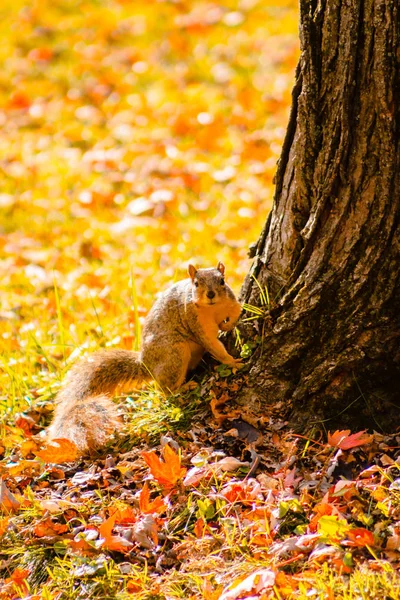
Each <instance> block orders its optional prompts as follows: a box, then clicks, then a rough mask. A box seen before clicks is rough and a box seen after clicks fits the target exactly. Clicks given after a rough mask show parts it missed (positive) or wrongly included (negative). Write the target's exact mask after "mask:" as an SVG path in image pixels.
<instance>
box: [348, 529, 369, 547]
mask: <svg viewBox="0 0 400 600" xmlns="http://www.w3.org/2000/svg"><path fill="white" fill-rule="evenodd" d="M347 539H348V545H349V546H358V547H359V548H362V547H364V546H373V545H374V544H375V538H374V534H373V533H372V532H371V531H368V529H364V527H358V528H356V529H350V531H349V532H348V534H347Z"/></svg>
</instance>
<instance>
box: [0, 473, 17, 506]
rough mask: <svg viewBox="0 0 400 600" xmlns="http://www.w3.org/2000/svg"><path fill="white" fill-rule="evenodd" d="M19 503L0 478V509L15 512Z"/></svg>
mask: <svg viewBox="0 0 400 600" xmlns="http://www.w3.org/2000/svg"><path fill="white" fill-rule="evenodd" d="M20 505H21V503H20V502H19V501H18V500H17V498H16V497H15V496H14V494H12V493H11V492H10V490H9V489H8V487H7V486H6V484H5V483H4V481H3V480H2V479H0V509H2V510H5V511H6V512H15V511H17V510H18V509H19V507H20Z"/></svg>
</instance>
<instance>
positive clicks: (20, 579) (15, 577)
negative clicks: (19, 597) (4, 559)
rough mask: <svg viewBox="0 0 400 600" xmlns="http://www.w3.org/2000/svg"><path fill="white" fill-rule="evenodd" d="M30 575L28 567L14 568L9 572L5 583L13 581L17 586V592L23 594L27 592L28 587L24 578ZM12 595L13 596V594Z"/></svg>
mask: <svg viewBox="0 0 400 600" xmlns="http://www.w3.org/2000/svg"><path fill="white" fill-rule="evenodd" d="M29 575H30V570H29V569H18V568H16V569H14V571H13V572H12V573H11V577H9V578H7V579H6V580H5V581H6V583H13V584H14V586H15V587H16V588H17V590H18V592H22V593H23V594H24V595H25V594H27V593H28V591H29V587H28V584H27V583H26V578H27V577H28V576H29ZM13 597H14V596H13Z"/></svg>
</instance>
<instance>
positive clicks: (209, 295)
mask: <svg viewBox="0 0 400 600" xmlns="http://www.w3.org/2000/svg"><path fill="white" fill-rule="evenodd" d="M214 296H215V292H213V291H212V290H209V291H208V292H207V298H210V300H211V298H214Z"/></svg>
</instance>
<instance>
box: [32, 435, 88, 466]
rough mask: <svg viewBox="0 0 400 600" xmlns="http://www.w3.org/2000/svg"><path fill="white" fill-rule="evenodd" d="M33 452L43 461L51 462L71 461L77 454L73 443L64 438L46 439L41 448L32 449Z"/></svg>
mask: <svg viewBox="0 0 400 600" xmlns="http://www.w3.org/2000/svg"><path fill="white" fill-rule="evenodd" d="M34 453H35V454H36V456H38V457H39V458H41V459H42V460H44V461H45V462H48V463H53V464H59V463H63V462H72V461H74V460H76V459H77V457H78V456H79V451H78V448H77V447H76V446H75V444H74V443H73V442H71V440H67V439H64V438H60V439H55V440H51V441H48V442H46V443H45V444H44V446H43V447H42V449H41V450H36V451H35V450H34Z"/></svg>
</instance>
